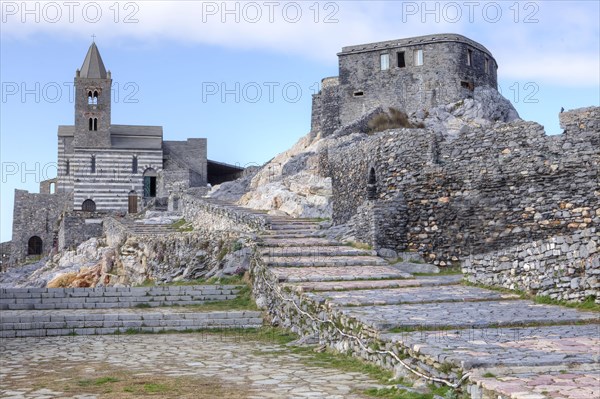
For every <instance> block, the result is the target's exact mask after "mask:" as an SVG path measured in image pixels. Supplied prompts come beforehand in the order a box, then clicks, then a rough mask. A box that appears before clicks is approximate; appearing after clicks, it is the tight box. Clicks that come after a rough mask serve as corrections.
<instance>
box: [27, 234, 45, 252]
mask: <svg viewBox="0 0 600 399" xmlns="http://www.w3.org/2000/svg"><path fill="white" fill-rule="evenodd" d="M41 254H42V239H41V238H40V237H38V236H33V237H31V238H30V239H29V242H28V243H27V255H41Z"/></svg>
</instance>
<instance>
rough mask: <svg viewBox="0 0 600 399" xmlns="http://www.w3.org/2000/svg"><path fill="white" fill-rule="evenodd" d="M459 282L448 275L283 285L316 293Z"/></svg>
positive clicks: (459, 278) (453, 276)
mask: <svg viewBox="0 0 600 399" xmlns="http://www.w3.org/2000/svg"><path fill="white" fill-rule="evenodd" d="M461 281H462V275H450V276H439V277H429V276H418V277H415V278H410V279H405V280H351V281H312V282H311V281H307V282H302V283H286V284H284V285H285V286H287V287H290V288H291V289H293V290H294V291H297V292H311V291H316V292H318V291H350V290H367V289H385V288H402V287H421V286H424V287H426V286H444V285H456V284H459V283H460V282H461Z"/></svg>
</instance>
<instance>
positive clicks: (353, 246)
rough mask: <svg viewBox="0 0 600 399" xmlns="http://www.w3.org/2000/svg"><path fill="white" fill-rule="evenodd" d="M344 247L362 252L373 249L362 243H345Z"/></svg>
mask: <svg viewBox="0 0 600 399" xmlns="http://www.w3.org/2000/svg"><path fill="white" fill-rule="evenodd" d="M344 245H346V246H348V247H352V248H356V249H362V250H372V249H373V247H372V246H371V245H369V244H366V243H364V242H356V241H347V242H345V243H344Z"/></svg>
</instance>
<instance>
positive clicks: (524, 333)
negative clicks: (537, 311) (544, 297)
mask: <svg viewBox="0 0 600 399" xmlns="http://www.w3.org/2000/svg"><path fill="white" fill-rule="evenodd" d="M384 338H386V339H388V340H390V341H392V342H401V343H403V344H404V345H406V346H408V347H410V348H411V349H413V350H415V351H417V352H418V353H420V354H423V355H427V356H431V357H432V358H434V359H436V360H437V361H438V362H440V363H443V362H448V361H450V362H455V363H459V364H462V366H463V367H464V368H465V369H471V368H475V367H492V366H494V367H496V366H548V365H568V364H576V363H589V364H597V365H598V366H599V368H600V364H599V363H598V362H600V349H599V348H600V325H599V324H590V325H570V326H547V327H505V328H473V329H466V330H446V331H419V332H411V333H398V334H387V335H385V336H384Z"/></svg>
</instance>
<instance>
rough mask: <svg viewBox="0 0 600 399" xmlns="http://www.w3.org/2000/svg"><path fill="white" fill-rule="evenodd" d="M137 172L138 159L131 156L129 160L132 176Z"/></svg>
mask: <svg viewBox="0 0 600 399" xmlns="http://www.w3.org/2000/svg"><path fill="white" fill-rule="evenodd" d="M137 172H138V158H137V156H135V155H134V156H133V158H132V159H131V173H133V174H134V175H135V174H136V173H137Z"/></svg>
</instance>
